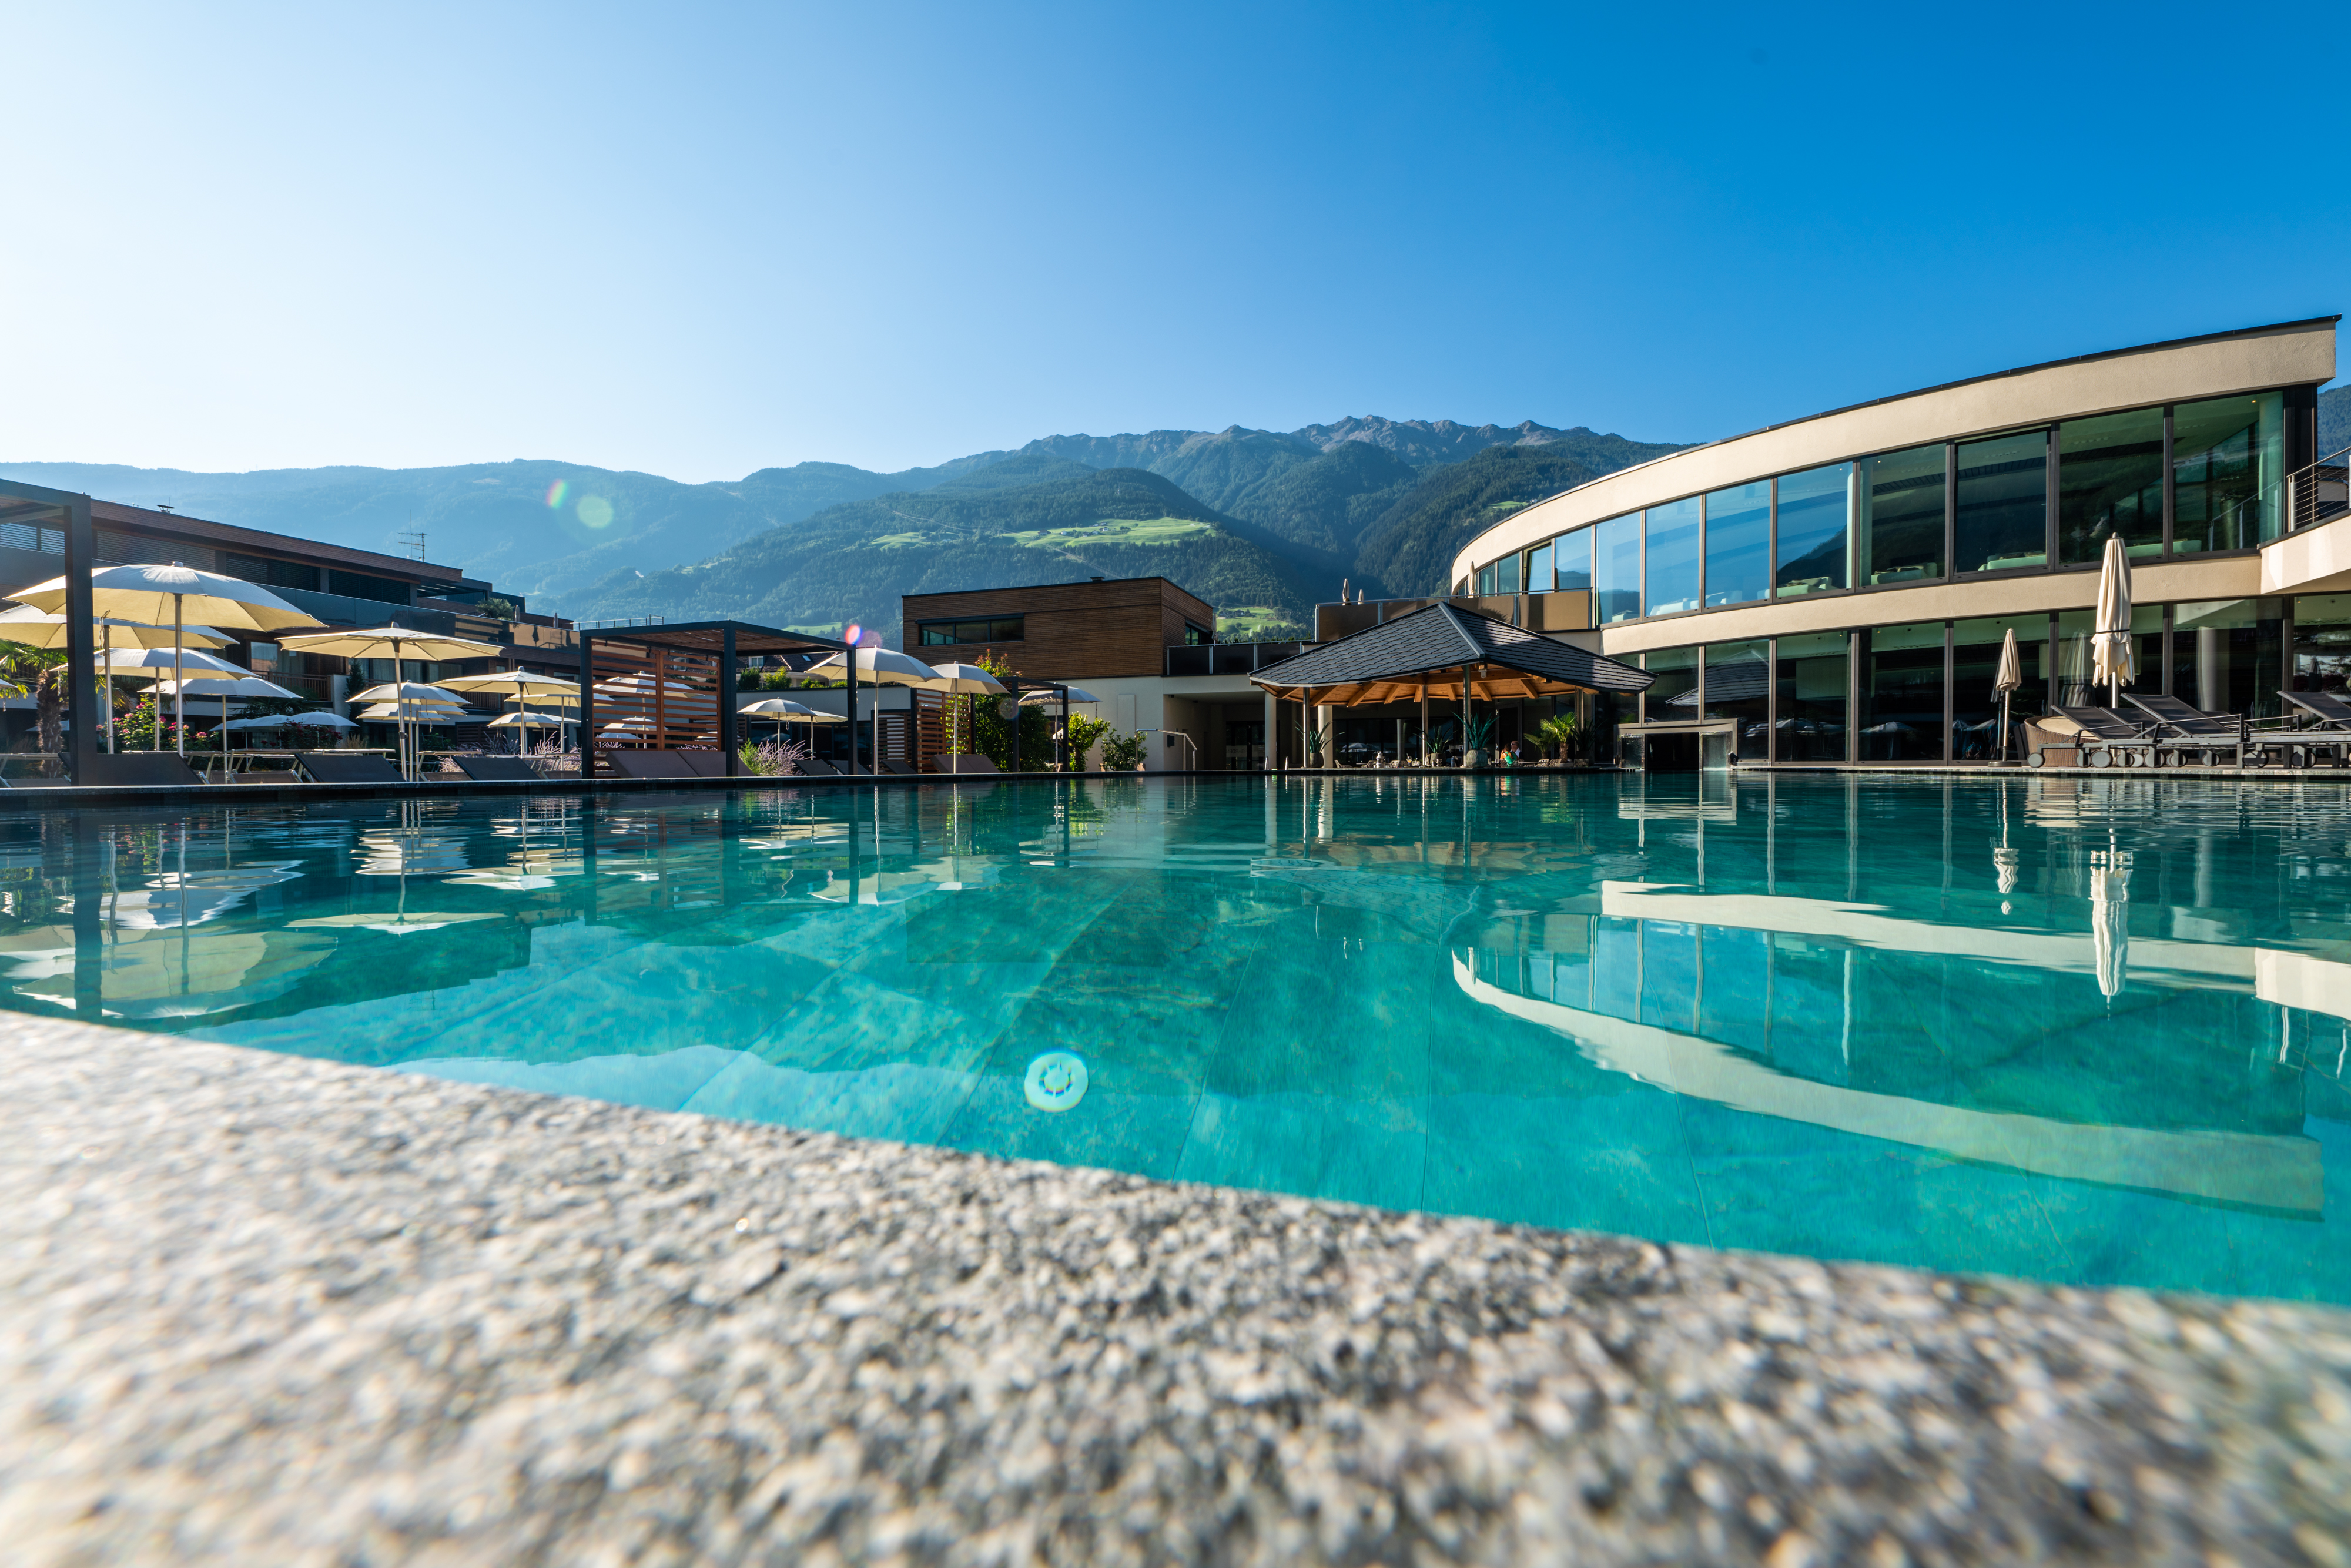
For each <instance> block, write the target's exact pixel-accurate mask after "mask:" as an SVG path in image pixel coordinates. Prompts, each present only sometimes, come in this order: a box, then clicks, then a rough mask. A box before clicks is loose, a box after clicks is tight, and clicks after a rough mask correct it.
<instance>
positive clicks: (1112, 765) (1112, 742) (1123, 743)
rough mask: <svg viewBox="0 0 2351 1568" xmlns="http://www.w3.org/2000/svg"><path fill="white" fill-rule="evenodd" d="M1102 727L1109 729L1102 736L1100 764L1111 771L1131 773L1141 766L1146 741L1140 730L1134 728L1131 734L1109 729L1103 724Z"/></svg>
mask: <svg viewBox="0 0 2351 1568" xmlns="http://www.w3.org/2000/svg"><path fill="white" fill-rule="evenodd" d="M1103 728H1104V729H1106V730H1108V731H1109V733H1108V734H1107V735H1105V736H1104V737H1103V739H1102V766H1103V767H1104V768H1108V769H1109V770H1110V771H1111V772H1113V773H1132V772H1134V770H1135V769H1136V768H1140V767H1142V766H1143V758H1144V751H1145V750H1146V749H1147V743H1146V742H1145V741H1144V737H1143V732H1142V731H1141V730H1136V731H1135V732H1134V734H1133V735H1121V734H1119V733H1118V731H1116V730H1114V729H1110V727H1109V726H1108V725H1104V726H1103Z"/></svg>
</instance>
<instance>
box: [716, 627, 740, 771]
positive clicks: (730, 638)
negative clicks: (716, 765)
mask: <svg viewBox="0 0 2351 1568" xmlns="http://www.w3.org/2000/svg"><path fill="white" fill-rule="evenodd" d="M718 749H719V750H721V751H723V752H725V753H726V777H727V778H729V779H732V778H734V777H735V775H736V772H737V768H739V766H740V760H739V759H738V758H737V757H736V755H735V752H736V742H735V628H734V627H732V626H729V627H727V628H726V630H725V631H724V632H720V633H719V634H718Z"/></svg>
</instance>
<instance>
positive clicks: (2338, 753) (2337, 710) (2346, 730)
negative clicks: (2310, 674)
mask: <svg viewBox="0 0 2351 1568" xmlns="http://www.w3.org/2000/svg"><path fill="white" fill-rule="evenodd" d="M2278 695H2279V696H2281V697H2283V698H2284V699H2285V702H2286V704H2287V706H2290V707H2294V708H2298V709H2300V710H2301V712H2302V715H2303V716H2304V717H2307V718H2311V719H2314V720H2315V721H2316V722H2315V723H2313V724H2307V725H2304V727H2302V728H2300V729H2291V730H2284V731H2281V732H2279V733H2278V734H2277V736H2276V737H2275V743H2280V744H2283V745H2287V746H2290V747H2294V748H2295V749H2296V750H2298V751H2299V752H2300V753H2301V757H2300V760H2301V761H2302V762H2303V764H2304V766H2307V765H2308V764H2309V763H2310V762H2311V761H2313V760H2314V758H2315V755H2316V753H2318V752H2319V751H2321V750H2327V751H2332V752H2334V754H2335V766H2336V767H2338V768H2340V767H2343V766H2345V765H2346V763H2351V702H2345V701H2344V700H2343V699H2342V698H2341V697H2338V696H2336V695H2335V694H2334V693H2332V692H2280V693H2278Z"/></svg>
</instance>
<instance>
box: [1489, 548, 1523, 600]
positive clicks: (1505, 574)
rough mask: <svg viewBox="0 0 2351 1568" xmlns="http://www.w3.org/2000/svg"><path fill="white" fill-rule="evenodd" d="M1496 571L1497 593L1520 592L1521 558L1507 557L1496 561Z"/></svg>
mask: <svg viewBox="0 0 2351 1568" xmlns="http://www.w3.org/2000/svg"><path fill="white" fill-rule="evenodd" d="M1494 570H1495V572H1496V573H1497V576H1496V578H1495V581H1494V591H1495V592H1497V593H1516V592H1517V591H1519V558H1518V557H1517V556H1514V555H1513V556H1505V557H1503V558H1502V559H1500V560H1498V561H1496V562H1495V563H1494Z"/></svg>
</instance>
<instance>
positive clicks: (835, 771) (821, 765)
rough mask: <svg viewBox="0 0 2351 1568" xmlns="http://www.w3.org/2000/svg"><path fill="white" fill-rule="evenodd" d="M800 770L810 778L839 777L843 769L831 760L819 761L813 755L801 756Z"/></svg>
mask: <svg viewBox="0 0 2351 1568" xmlns="http://www.w3.org/2000/svg"><path fill="white" fill-rule="evenodd" d="M800 771H801V772H802V773H803V774H805V775H807V776H808V777H809V778H810V779H838V778H840V777H841V769H840V768H835V767H834V766H833V765H832V764H831V763H830V762H819V761H818V760H817V759H816V758H813V757H803V758H800Z"/></svg>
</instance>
